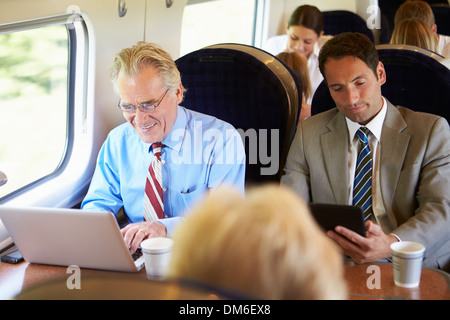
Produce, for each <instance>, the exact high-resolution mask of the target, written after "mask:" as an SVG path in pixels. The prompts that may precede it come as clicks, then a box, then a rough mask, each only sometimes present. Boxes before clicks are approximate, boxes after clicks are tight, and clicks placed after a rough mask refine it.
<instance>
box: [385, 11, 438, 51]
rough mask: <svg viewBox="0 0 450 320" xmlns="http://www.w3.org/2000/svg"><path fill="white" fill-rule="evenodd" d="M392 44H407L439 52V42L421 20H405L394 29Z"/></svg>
mask: <svg viewBox="0 0 450 320" xmlns="http://www.w3.org/2000/svg"><path fill="white" fill-rule="evenodd" d="M390 43H391V44H406V45H411V46H416V47H421V48H424V49H427V50H430V51H433V52H436V53H437V52H438V51H439V48H438V40H437V37H436V35H435V34H434V33H433V31H431V29H430V28H429V26H428V25H427V24H426V23H425V22H424V21H422V20H419V19H404V20H402V21H400V22H399V23H398V24H397V25H396V26H395V28H394V31H393V33H392V37H391V41H390Z"/></svg>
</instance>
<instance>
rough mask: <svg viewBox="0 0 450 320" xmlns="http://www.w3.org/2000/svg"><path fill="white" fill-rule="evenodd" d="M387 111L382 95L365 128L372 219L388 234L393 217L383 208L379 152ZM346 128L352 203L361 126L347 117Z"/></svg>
mask: <svg viewBox="0 0 450 320" xmlns="http://www.w3.org/2000/svg"><path fill="white" fill-rule="evenodd" d="M386 113H387V103H386V100H385V98H384V97H383V106H382V108H381V111H380V112H379V113H378V114H377V115H376V116H375V118H373V119H372V120H371V121H370V122H369V123H368V124H367V125H365V127H366V128H368V129H369V130H370V134H369V136H368V137H367V138H368V140H369V148H370V150H371V152H372V164H373V167H372V210H373V215H372V221H374V222H376V223H377V224H378V225H380V227H381V228H382V229H383V231H384V233H386V234H389V233H391V232H392V230H394V229H395V225H396V222H395V218H394V219H393V217H390V216H389V215H388V214H387V213H386V210H385V208H384V205H383V199H382V198H381V186H380V181H381V180H380V154H381V143H380V138H381V131H382V129H383V122H384V119H385V117H386ZM345 120H346V121H347V129H348V134H349V140H350V141H349V150H348V152H349V163H348V169H349V170H348V174H349V176H348V186H347V188H348V195H349V199H348V203H349V204H350V205H351V204H352V203H353V180H354V178H355V170H356V161H357V159H358V153H359V149H360V143H359V139H358V137H357V136H356V131H358V129H359V128H360V127H361V125H360V124H359V123H357V122H353V121H351V120H350V119H348V118H345Z"/></svg>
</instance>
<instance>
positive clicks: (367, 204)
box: [353, 127, 372, 221]
mask: <svg viewBox="0 0 450 320" xmlns="http://www.w3.org/2000/svg"><path fill="white" fill-rule="evenodd" d="M369 132H370V130H369V129H367V128H365V127H361V128H359V130H358V131H357V132H356V135H357V136H358V138H359V141H360V143H361V151H360V152H359V155H358V160H357V162H356V171H355V181H354V183H353V205H354V206H357V207H361V208H362V209H363V211H364V217H365V218H364V220H365V221H367V220H368V219H370V216H371V215H372V152H371V151H370V148H369V143H368V140H367V135H368V134H369Z"/></svg>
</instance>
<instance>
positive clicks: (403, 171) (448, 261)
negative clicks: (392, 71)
mask: <svg viewBox="0 0 450 320" xmlns="http://www.w3.org/2000/svg"><path fill="white" fill-rule="evenodd" d="M387 104H388V110H387V114H386V118H385V121H384V124H383V129H382V133H381V139H380V144H379V147H380V148H381V149H380V152H381V153H380V185H381V193H382V195H381V196H382V200H383V204H384V207H385V210H386V213H387V214H388V215H389V216H390V218H391V220H393V221H394V228H395V230H394V231H393V233H394V234H396V235H397V236H399V237H400V239H402V240H409V241H417V242H420V243H422V244H423V245H425V247H426V251H425V260H424V265H425V266H429V267H437V268H441V269H444V270H447V271H449V270H450V128H449V125H448V123H447V121H446V120H445V119H444V118H441V117H438V116H435V115H431V114H426V113H420V112H414V111H411V110H409V109H406V108H403V107H395V106H393V105H392V104H391V103H390V102H388V103H387ZM348 141H349V137H348V130H347V124H346V121H345V117H344V116H343V115H342V114H341V113H340V112H339V111H338V110H337V109H336V108H334V109H332V110H329V111H327V112H324V113H321V114H318V115H315V116H314V117H311V118H309V119H307V120H306V121H303V122H302V123H300V125H299V127H298V130H297V133H296V136H295V138H294V140H293V142H292V145H291V149H290V152H289V155H288V158H287V161H286V166H285V175H284V176H283V177H282V179H281V183H282V184H284V185H288V186H290V187H292V188H293V189H294V190H295V191H296V192H297V193H298V194H299V195H300V196H301V197H302V198H303V199H305V200H306V201H307V202H316V203H335V204H348V199H349V194H348V189H347V186H348V147H349V146H348Z"/></svg>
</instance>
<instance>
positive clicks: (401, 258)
mask: <svg viewBox="0 0 450 320" xmlns="http://www.w3.org/2000/svg"><path fill="white" fill-rule="evenodd" d="M424 251H425V247H424V246H423V245H422V244H420V243H417V242H411V241H400V242H395V243H393V244H391V252H392V264H393V267H394V283H395V285H397V286H399V287H403V288H415V287H417V286H419V283H420V276H421V274H422V260H423V253H424Z"/></svg>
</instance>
